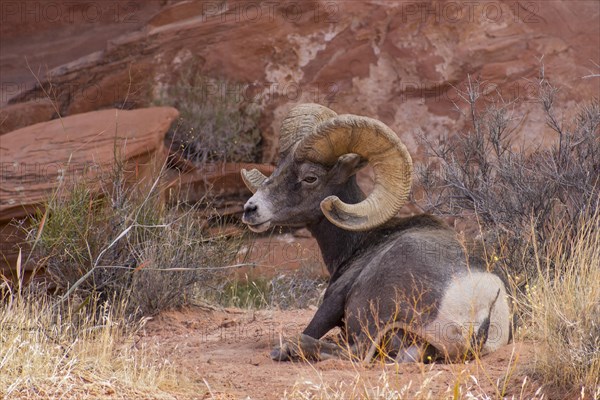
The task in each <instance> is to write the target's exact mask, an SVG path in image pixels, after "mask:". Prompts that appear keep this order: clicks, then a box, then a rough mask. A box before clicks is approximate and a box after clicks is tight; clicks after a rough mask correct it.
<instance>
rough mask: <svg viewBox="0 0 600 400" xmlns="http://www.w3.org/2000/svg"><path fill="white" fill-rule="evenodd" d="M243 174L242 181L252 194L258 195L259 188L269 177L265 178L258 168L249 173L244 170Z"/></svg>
mask: <svg viewBox="0 0 600 400" xmlns="http://www.w3.org/2000/svg"><path fill="white" fill-rule="evenodd" d="M241 174H242V180H243V181H244V183H245V184H246V186H247V187H248V189H250V191H251V192H252V193H256V191H257V190H258V187H259V186H260V185H262V184H263V182H264V181H265V180H266V179H267V177H266V176H264V175H263V174H262V172H260V171H259V170H257V169H256V168H253V169H251V170H250V171H247V170H246V169H243V168H242V171H241Z"/></svg>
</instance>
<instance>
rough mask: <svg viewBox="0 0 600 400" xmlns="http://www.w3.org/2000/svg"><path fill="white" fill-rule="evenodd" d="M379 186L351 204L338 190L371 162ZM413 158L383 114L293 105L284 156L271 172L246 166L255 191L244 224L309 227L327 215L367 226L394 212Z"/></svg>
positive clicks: (351, 226) (284, 131) (346, 224)
mask: <svg viewBox="0 0 600 400" xmlns="http://www.w3.org/2000/svg"><path fill="white" fill-rule="evenodd" d="M367 162H368V163H369V164H370V165H371V166H372V167H373V171H374V173H375V186H374V189H373V191H372V193H370V194H369V195H368V196H367V198H366V199H364V200H363V201H361V202H359V203H357V204H347V203H345V202H344V201H343V200H344V199H340V198H339V196H340V195H341V194H343V193H345V191H344V188H345V187H346V186H347V185H348V183H349V182H350V181H351V180H353V179H354V178H353V176H354V174H355V173H356V172H357V171H358V170H359V169H360V168H362V167H363V166H364V165H365V163H367ZM411 176H412V161H411V158H410V155H409V154H408V151H407V150H406V147H405V146H404V145H403V144H402V142H401V141H400V140H399V139H398V137H397V135H396V134H395V133H394V132H393V131H392V130H391V129H390V128H388V127H387V126H386V125H385V124H383V123H382V122H380V121H377V120H374V119H371V118H366V117H360V116H356V115H337V114H336V113H335V112H333V111H332V110H330V109H328V108H327V107H323V106H320V105H318V104H301V105H299V106H296V107H294V108H293V109H292V110H291V111H290V112H289V113H288V115H287V117H286V118H285V120H284V121H283V124H282V127H281V133H280V160H279V164H278V165H277V168H276V169H275V171H274V172H273V174H272V175H271V176H270V177H268V178H267V177H266V176H264V175H262V174H261V173H260V172H259V171H257V170H251V171H246V170H242V178H243V179H244V182H245V183H246V185H247V186H248V188H249V189H250V190H251V191H252V192H253V193H254V196H252V197H251V198H250V199H249V200H248V202H247V203H246V205H245V206H244V217H243V221H244V223H246V224H248V225H249V227H250V229H252V230H254V231H257V232H262V231H264V230H266V229H268V228H269V227H270V226H273V225H284V226H304V225H307V224H311V223H314V222H317V221H318V220H319V219H321V218H322V217H323V215H325V217H326V218H327V219H328V220H329V221H331V222H332V223H333V224H335V225H337V226H339V227H340V228H343V229H347V230H352V231H361V230H368V229H371V228H373V227H376V226H378V225H381V224H383V223H385V222H386V221H388V220H389V219H390V218H392V217H393V216H394V215H395V214H396V213H397V212H398V210H399V209H400V208H401V207H402V205H403V204H404V203H405V202H406V199H407V197H408V194H409V191H410V185H411Z"/></svg>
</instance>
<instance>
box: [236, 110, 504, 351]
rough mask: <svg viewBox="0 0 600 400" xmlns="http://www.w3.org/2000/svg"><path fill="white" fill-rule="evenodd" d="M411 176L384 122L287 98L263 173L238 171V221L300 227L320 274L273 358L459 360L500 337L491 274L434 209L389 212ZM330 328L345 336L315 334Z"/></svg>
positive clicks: (496, 285)
mask: <svg viewBox="0 0 600 400" xmlns="http://www.w3.org/2000/svg"><path fill="white" fill-rule="evenodd" d="M366 163H369V164H370V165H371V166H372V168H373V171H374V175H375V185H374V189H373V191H372V193H370V194H369V195H368V196H366V197H365V195H364V194H363V192H362V191H361V190H360V188H359V187H358V185H357V183H356V178H355V173H356V172H357V171H358V170H359V169H360V168H362V167H364V166H365V165H366ZM411 175H412V161H411V157H410V155H409V153H408V151H407V150H406V147H405V146H404V145H403V144H402V142H401V141H400V139H399V138H398V136H397V135H396V134H395V133H394V132H393V131H392V130H391V129H390V128H389V127H387V126H386V125H385V124H383V123H382V122H380V121H377V120H375V119H371V118H367V117H361V116H356V115H337V114H336V113H335V112H334V111H332V110H330V109H329V108H326V107H323V106H321V105H318V104H301V105H298V106H296V107H294V108H293V109H292V110H291V111H290V112H289V114H288V115H287V117H286V118H285V119H284V121H283V123H282V126H281V132H280V161H279V164H278V165H277V167H276V168H275V170H274V172H273V174H272V175H271V176H270V177H268V178H267V177H266V176H264V175H262V174H261V173H260V172H259V171H257V170H252V171H245V170H242V177H243V179H244V182H245V183H246V185H247V186H248V188H249V189H250V190H251V191H252V192H253V193H254V195H253V196H252V197H251V198H250V199H249V200H248V201H247V203H246V204H245V206H244V215H243V219H242V220H243V222H244V223H245V224H247V225H248V226H249V228H250V229H251V230H253V231H255V232H263V231H265V230H267V229H268V228H269V227H271V226H274V225H280V226H291V227H306V228H307V229H308V230H309V231H310V232H311V233H312V235H313V236H314V237H315V238H316V240H317V242H318V244H319V247H320V249H321V253H322V256H323V259H324V261H325V264H326V265H327V269H328V271H329V273H330V275H331V277H330V281H329V285H328V287H327V290H326V291H325V295H324V298H323V303H322V304H321V306H320V307H319V309H318V310H317V312H316V314H315V316H314V317H313V319H312V321H311V322H310V323H309V324H308V326H307V327H306V329H305V330H304V332H303V333H302V334H301V335H300V337H299V338H297V339H296V340H290V341H287V342H285V343H284V344H282V346H278V347H276V348H275V349H274V350H273V351H272V353H271V357H272V358H273V359H276V360H290V359H294V358H297V357H300V356H304V357H308V358H312V359H324V358H329V357H343V356H348V355H351V356H356V357H359V358H362V359H366V360H367V361H368V360H371V359H372V358H373V357H375V356H376V353H377V355H380V354H383V357H392V358H393V359H395V360H396V361H398V362H410V361H420V360H425V358H427V359H429V358H430V357H444V358H446V359H458V358H461V357H463V356H464V355H466V354H468V353H469V352H470V351H472V350H477V351H480V352H481V353H487V352H490V351H493V350H495V349H497V348H498V347H500V346H502V345H504V344H506V343H508V341H509V340H510V338H509V336H510V321H509V320H510V318H509V317H510V310H509V306H508V299H507V294H506V289H505V286H504V284H503V282H502V280H501V279H500V278H499V277H498V276H496V275H494V274H492V273H489V272H486V270H485V268H484V267H483V266H482V265H480V264H477V263H473V262H469V259H468V257H466V255H465V252H464V250H463V247H462V246H461V244H460V243H459V241H458V240H457V238H456V236H455V233H454V231H453V230H452V229H450V228H449V227H448V226H446V225H445V224H444V223H443V222H441V221H440V220H439V219H437V218H435V217H433V216H430V215H418V216H413V217H408V218H398V217H396V214H397V213H398V211H399V210H400V208H401V207H402V205H403V204H404V203H405V202H406V200H407V197H408V194H409V191H410V188H411ZM334 327H340V328H341V329H342V333H343V335H344V337H345V339H346V340H347V344H348V347H346V348H344V347H343V346H339V345H337V344H335V343H331V342H330V341H324V340H320V339H321V337H322V336H323V335H325V334H326V333H327V332H328V331H329V330H331V329H332V328H334Z"/></svg>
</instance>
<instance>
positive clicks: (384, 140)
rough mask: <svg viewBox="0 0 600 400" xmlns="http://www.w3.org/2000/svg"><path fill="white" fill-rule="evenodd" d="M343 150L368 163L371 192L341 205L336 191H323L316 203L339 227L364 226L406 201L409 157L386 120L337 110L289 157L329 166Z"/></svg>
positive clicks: (385, 216) (387, 216)
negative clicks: (329, 193) (371, 173)
mask: <svg viewBox="0 0 600 400" xmlns="http://www.w3.org/2000/svg"><path fill="white" fill-rule="evenodd" d="M347 153H356V154H358V155H360V156H361V157H363V158H364V159H366V160H368V162H369V164H370V165H371V166H372V167H373V171H374V173H375V186H374V188H373V192H372V193H371V194H369V196H368V197H367V198H366V199H365V200H363V201H361V202H360V203H358V204H346V203H344V202H343V201H341V200H340V199H339V198H338V197H337V196H329V197H327V198H325V199H324V200H323V201H322V202H321V210H322V211H323V214H325V217H327V219H328V220H329V221H331V222H332V223H333V224H335V225H337V226H339V227H340V228H343V229H347V230H351V231H362V230H368V229H371V228H373V227H376V226H378V225H381V224H383V223H385V222H386V221H388V220H389V219H390V218H392V217H393V216H394V215H396V213H397V212H398V211H399V210H400V208H401V207H402V206H403V205H404V204H405V203H406V200H407V198H408V194H409V192H410V186H411V180H412V160H411V158H410V154H409V153H408V150H406V147H405V146H404V144H402V142H401V141H400V139H399V138H398V136H397V135H396V134H395V133H394V132H393V131H392V130H391V129H390V128H389V127H388V126H387V125H385V124H384V123H382V122H380V121H377V120H375V119H372V118H367V117H360V116H356V115H340V116H338V117H335V118H332V119H330V120H327V121H325V122H322V123H321V124H319V125H318V126H317V127H316V130H315V131H314V133H313V134H311V135H309V136H307V137H306V138H305V139H304V140H303V141H302V143H301V144H300V145H299V147H298V148H297V150H296V153H295V157H297V158H298V159H299V160H309V161H313V162H318V163H321V164H329V165H333V164H334V163H335V162H336V161H337V159H338V157H340V156H341V155H343V154H347Z"/></svg>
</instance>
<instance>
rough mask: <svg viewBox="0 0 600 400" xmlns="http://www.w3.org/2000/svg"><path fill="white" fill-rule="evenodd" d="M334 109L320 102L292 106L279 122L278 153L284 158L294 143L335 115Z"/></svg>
mask: <svg viewBox="0 0 600 400" xmlns="http://www.w3.org/2000/svg"><path fill="white" fill-rule="evenodd" d="M336 116H337V114H336V113H335V111H333V110H331V109H329V108H327V107H325V106H322V105H320V104H314V103H306V104H299V105H297V106H295V107H294V108H292V109H291V110H290V111H289V112H288V114H287V115H286V117H285V119H284V120H283V122H282V123H281V129H280V131H279V154H280V158H282V159H283V158H284V157H285V154H287V153H288V152H289V151H290V150H291V149H292V148H293V147H294V145H295V144H297V143H299V142H300V141H301V140H302V139H303V138H305V137H306V136H308V135H310V134H312V133H313V132H314V131H315V128H316V127H317V125H319V124H320V123H322V122H324V121H327V120H328V119H331V118H333V117H336Z"/></svg>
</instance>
